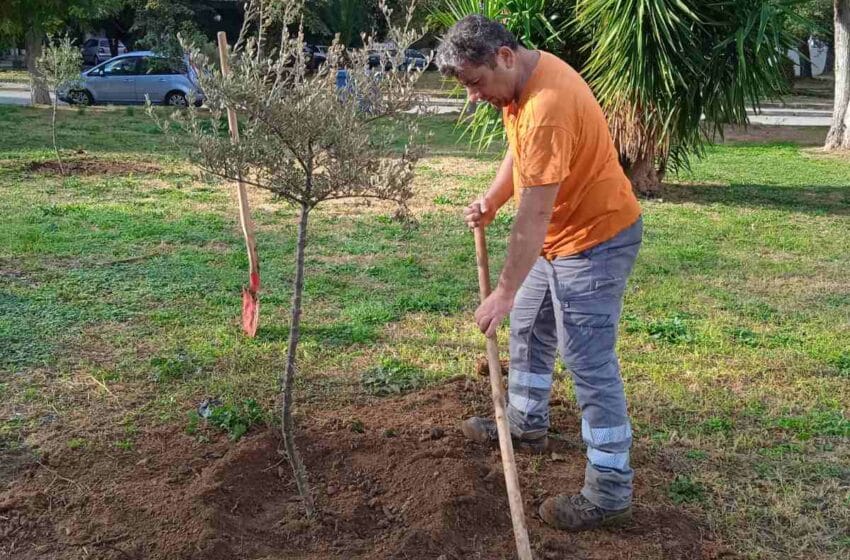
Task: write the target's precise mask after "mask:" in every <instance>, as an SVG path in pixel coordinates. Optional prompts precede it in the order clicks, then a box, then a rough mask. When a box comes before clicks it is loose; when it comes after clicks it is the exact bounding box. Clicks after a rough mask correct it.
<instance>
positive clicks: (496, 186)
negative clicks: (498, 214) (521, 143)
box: [484, 150, 514, 209]
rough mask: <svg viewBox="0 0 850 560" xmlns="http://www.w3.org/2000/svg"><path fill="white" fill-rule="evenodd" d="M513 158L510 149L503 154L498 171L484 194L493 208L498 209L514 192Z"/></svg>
mask: <svg viewBox="0 0 850 560" xmlns="http://www.w3.org/2000/svg"><path fill="white" fill-rule="evenodd" d="M513 167H514V158H513V155H511V151H510V150H508V153H507V154H505V157H504V158H503V159H502V164H501V165H500V166H499V171H498V172H497V173H496V177H495V178H494V179H493V182H492V183H490V188H489V189H487V192H486V193H485V194H484V198H485V199H486V200H487V202H488V203H490V204H491V205H493V207H494V208H496V209H499V208H501V207H502V206H504V204H505V203H506V202H507V201H508V200H510V199H511V197H512V196H513V194H514V173H513Z"/></svg>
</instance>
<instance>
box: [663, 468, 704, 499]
mask: <svg viewBox="0 0 850 560" xmlns="http://www.w3.org/2000/svg"><path fill="white" fill-rule="evenodd" d="M667 495H668V496H669V497H670V499H671V500H673V503H674V504H676V505H681V504H684V503H692V502H701V501H702V500H703V499H704V498H705V488H704V487H703V485H702V484H700V483H699V482H696V481H694V480H691V478H690V477H689V476H684V475H677V476H676V478H675V479H674V480H673V482H671V483H670V488H669V489H668V491H667Z"/></svg>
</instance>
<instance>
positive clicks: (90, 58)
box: [81, 37, 127, 64]
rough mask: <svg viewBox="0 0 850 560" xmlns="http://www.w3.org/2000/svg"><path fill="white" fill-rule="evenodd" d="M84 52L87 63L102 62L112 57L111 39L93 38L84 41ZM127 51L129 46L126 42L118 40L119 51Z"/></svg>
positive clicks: (124, 52) (84, 59)
mask: <svg viewBox="0 0 850 560" xmlns="http://www.w3.org/2000/svg"><path fill="white" fill-rule="evenodd" d="M81 50H82V54H83V62H84V63H85V64H100V63H101V62H104V61H106V60H109V59H110V58H112V49H111V48H110V47H109V39H103V38H97V37H94V38H91V39H88V40H86V42H85V43H83V48H82V49H81ZM126 53H127V47H125V46H124V43H122V42H121V41H118V53H117V55H119V56H120V55H122V54H126Z"/></svg>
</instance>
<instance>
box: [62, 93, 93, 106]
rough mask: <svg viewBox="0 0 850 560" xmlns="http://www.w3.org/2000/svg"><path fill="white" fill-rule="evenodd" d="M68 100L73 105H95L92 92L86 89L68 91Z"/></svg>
mask: <svg viewBox="0 0 850 560" xmlns="http://www.w3.org/2000/svg"><path fill="white" fill-rule="evenodd" d="M68 101H70V103H71V105H94V99H93V98H92V96H91V94H90V93H89V92H87V91H86V90H84V89H76V90H73V91H69V92H68Z"/></svg>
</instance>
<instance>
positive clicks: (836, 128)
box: [824, 0, 850, 150]
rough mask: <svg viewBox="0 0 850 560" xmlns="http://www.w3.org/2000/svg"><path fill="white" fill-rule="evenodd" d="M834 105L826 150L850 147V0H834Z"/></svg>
mask: <svg viewBox="0 0 850 560" xmlns="http://www.w3.org/2000/svg"><path fill="white" fill-rule="evenodd" d="M834 44H835V101H834V103H835V105H834V107H833V110H832V126H831V127H830V129H829V134H827V136H826V144H825V146H824V148H826V149H827V150H839V149H850V112H848V110H847V108H848V105H850V0H835V40H834Z"/></svg>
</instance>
